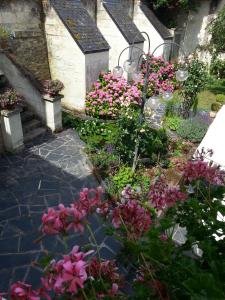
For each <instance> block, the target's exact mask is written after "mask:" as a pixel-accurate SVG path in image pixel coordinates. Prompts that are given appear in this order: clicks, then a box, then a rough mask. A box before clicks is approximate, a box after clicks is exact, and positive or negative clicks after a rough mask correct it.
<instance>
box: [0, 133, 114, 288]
mask: <svg viewBox="0 0 225 300" xmlns="http://www.w3.org/2000/svg"><path fill="white" fill-rule="evenodd" d="M83 148H84V144H83V143H82V142H81V141H80V139H79V137H78V136H77V134H76V133H75V132H74V131H73V130H72V129H69V130H66V131H63V132H61V133H59V134H56V135H52V134H50V133H46V134H44V135H43V136H41V137H40V138H38V139H37V140H35V141H34V142H33V143H31V144H28V145H26V147H25V149H24V150H23V151H22V152H20V153H18V154H14V155H12V154H11V155H10V154H9V155H5V156H2V157H0V291H6V290H7V289H8V286H9V284H10V283H12V282H15V281H17V280H21V281H23V280H24V281H27V282H28V283H32V284H34V286H38V283H39V278H40V276H41V269H40V268H39V266H38V264H37V261H38V260H40V258H41V257H42V256H43V255H44V253H45V252H46V250H48V251H49V252H50V253H51V251H54V252H57V253H65V248H64V244H63V242H62V241H61V240H60V239H59V238H56V237H53V236H51V237H47V238H44V239H43V240H42V241H41V242H40V243H38V244H37V243H36V244H35V243H33V241H34V240H35V239H37V238H38V237H39V236H40V234H39V232H38V227H39V226H40V223H41V215H42V212H43V210H46V209H47V208H48V207H52V206H56V205H58V204H59V203H61V202H62V203H64V204H65V205H68V204H69V203H70V202H71V201H72V200H74V199H76V197H77V194H78V192H79V190H80V189H81V188H82V187H94V186H97V185H98V182H97V181H96V179H95V178H94V176H93V175H92V173H91V169H90V168H89V166H88V164H87V158H86V155H85V154H84V152H83ZM90 221H91V223H92V228H93V230H94V231H95V234H96V239H97V242H98V243H99V244H100V245H101V255H102V257H104V258H113V257H114V256H115V252H114V251H117V248H118V247H119V245H118V244H117V243H116V242H115V241H114V240H113V239H112V238H110V237H107V238H106V237H105V235H104V228H103V226H102V225H101V223H100V221H99V220H98V218H97V216H94V217H92V218H91V220H90ZM88 242H90V239H89V236H88V234H85V235H82V236H79V235H74V236H72V237H71V238H70V239H69V249H71V248H72V246H73V245H76V244H78V245H84V244H86V243H88ZM112 249H113V250H112Z"/></svg>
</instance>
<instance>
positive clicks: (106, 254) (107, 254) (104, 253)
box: [99, 246, 116, 259]
mask: <svg viewBox="0 0 225 300" xmlns="http://www.w3.org/2000/svg"><path fill="white" fill-rule="evenodd" d="M99 253H100V256H101V258H103V259H115V256H116V255H115V253H113V252H112V251H111V250H109V249H108V248H107V247H104V246H103V247H101V249H100V250H99Z"/></svg>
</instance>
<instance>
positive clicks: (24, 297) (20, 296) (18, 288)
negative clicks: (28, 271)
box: [10, 281, 40, 300]
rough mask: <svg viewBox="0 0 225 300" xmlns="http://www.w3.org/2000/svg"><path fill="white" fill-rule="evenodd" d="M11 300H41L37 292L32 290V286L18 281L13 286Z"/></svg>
mask: <svg viewBox="0 0 225 300" xmlns="http://www.w3.org/2000/svg"><path fill="white" fill-rule="evenodd" d="M10 299H12V300H40V297H39V295H38V292H37V291H34V290H32V286H31V285H29V284H27V283H25V282H20V281H18V282H17V283H14V284H12V285H11V288H10Z"/></svg>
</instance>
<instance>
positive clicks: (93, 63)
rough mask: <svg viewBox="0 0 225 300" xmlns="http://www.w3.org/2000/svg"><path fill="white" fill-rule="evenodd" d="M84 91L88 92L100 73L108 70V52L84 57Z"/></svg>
mask: <svg viewBox="0 0 225 300" xmlns="http://www.w3.org/2000/svg"><path fill="white" fill-rule="evenodd" d="M85 66H86V72H85V74H86V91H87V92H88V91H90V89H91V87H92V85H93V83H94V82H95V81H96V80H97V79H98V77H99V74H100V72H101V71H104V72H107V71H108V69H109V51H104V52H96V53H90V54H86V55H85Z"/></svg>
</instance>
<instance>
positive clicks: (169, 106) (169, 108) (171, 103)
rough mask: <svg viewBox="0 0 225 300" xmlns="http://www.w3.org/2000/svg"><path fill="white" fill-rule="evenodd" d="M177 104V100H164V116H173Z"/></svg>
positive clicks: (175, 113)
mask: <svg viewBox="0 0 225 300" xmlns="http://www.w3.org/2000/svg"><path fill="white" fill-rule="evenodd" d="M178 110H179V104H178V101H177V100H174V99H172V100H168V101H166V109H165V116H166V117H173V116H175V115H177V114H178Z"/></svg>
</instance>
